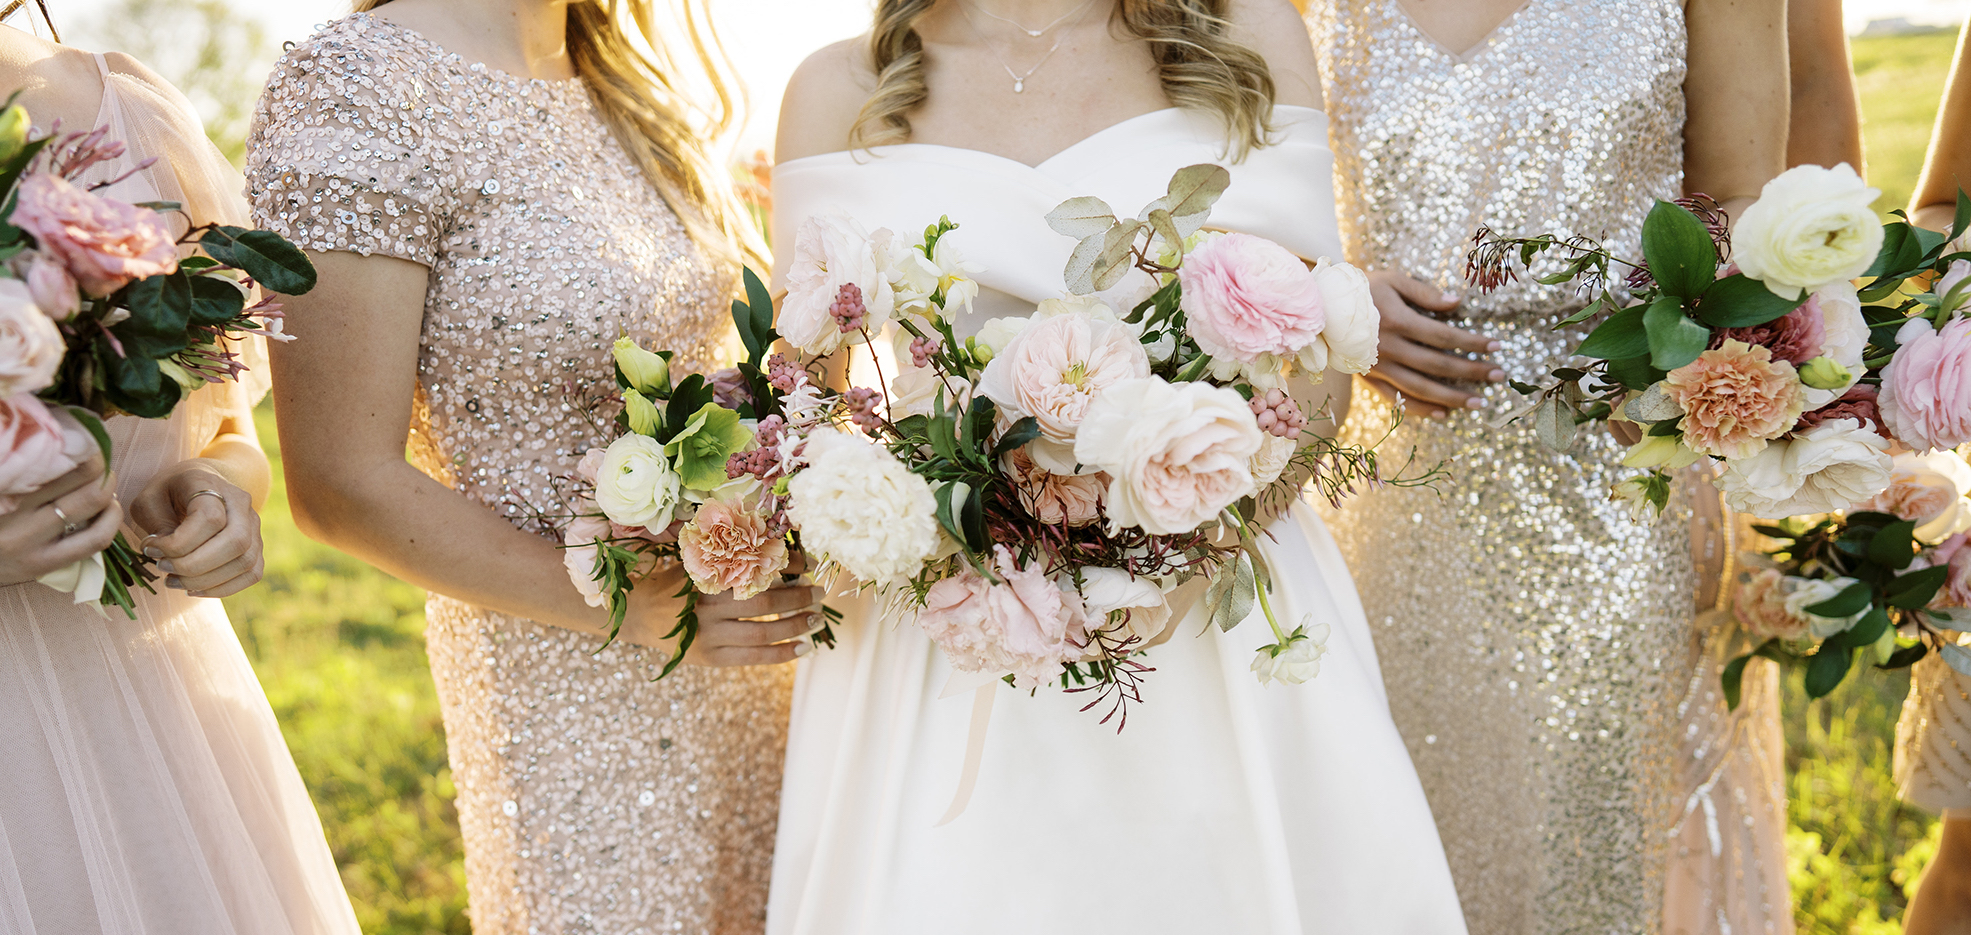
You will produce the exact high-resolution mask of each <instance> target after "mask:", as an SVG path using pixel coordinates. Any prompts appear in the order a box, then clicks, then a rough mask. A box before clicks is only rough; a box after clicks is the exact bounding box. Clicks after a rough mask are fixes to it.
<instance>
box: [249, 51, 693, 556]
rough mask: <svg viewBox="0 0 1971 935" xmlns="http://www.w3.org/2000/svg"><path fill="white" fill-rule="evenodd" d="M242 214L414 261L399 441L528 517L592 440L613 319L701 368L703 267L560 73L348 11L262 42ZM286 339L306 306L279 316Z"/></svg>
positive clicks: (308, 244)
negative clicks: (408, 380) (414, 393)
mask: <svg viewBox="0 0 1971 935" xmlns="http://www.w3.org/2000/svg"><path fill="white" fill-rule="evenodd" d="M249 152H250V154H251V155H250V158H249V162H248V166H247V171H248V177H249V181H250V183H251V185H250V194H251V196H252V200H253V204H254V209H255V219H256V220H257V221H258V222H259V223H260V224H261V225H263V226H266V227H269V228H271V229H273V230H275V231H276V232H279V233H281V234H283V235H284V236H286V237H288V238H289V239H291V240H293V241H294V242H295V243H297V244H299V245H300V246H302V247H304V248H307V249H310V250H317V251H333V250H346V251H353V252H356V253H359V254H364V255H369V254H380V255H384V256H391V257H398V258H401V259H405V260H410V261H413V262H416V263H421V264H423V265H425V266H428V267H430V268H431V274H430V284H429V287H428V292H427V294H426V298H425V306H424V318H423V324H422V333H421V336H420V346H419V352H418V383H419V387H418V389H419V394H418V405H417V409H416V415H415V416H414V421H413V425H412V457H413V459H414V460H415V461H416V462H417V463H418V466H419V467H420V468H422V469H423V470H424V471H425V472H426V473H428V474H431V475H432V476H433V477H436V478H438V479H439V480H441V481H443V482H445V483H447V484H449V485H451V486H452V487H454V488H456V489H458V490H459V491H461V492H462V493H465V494H466V495H467V496H469V497H471V498H473V499H474V500H477V501H479V502H481V503H483V504H486V505H488V506H491V507H494V508H496V509H498V510H500V511H501V512H502V513H503V515H505V516H507V517H508V518H509V519H512V520H514V521H515V522H516V523H519V524H521V525H523V526H526V527H529V528H540V527H543V526H546V525H551V524H549V523H545V522H542V520H544V519H545V518H546V517H551V516H554V515H556V514H565V513H566V507H565V505H564V503H563V501H564V500H565V495H564V492H563V491H562V490H561V489H560V486H561V484H562V483H563V481H564V479H565V478H566V477H567V476H568V475H569V473H570V472H571V471H572V469H573V468H574V465H575V461H576V460H577V459H578V458H579V457H580V456H581V454H582V452H583V451H585V450H586V449H588V448H589V447H591V446H597V445H600V444H601V443H602V442H603V441H605V440H606V439H605V437H604V426H605V425H606V422H607V420H606V419H592V418H591V410H592V409H593V408H594V407H593V405H592V404H591V399H590V397H591V396H592V395H594V394H595V391H596V389H597V388H598V386H602V385H606V384H607V383H608V380H609V374H610V373H611V372H612V371H611V369H610V368H611V366H612V364H611V361H610V355H609V346H610V344H611V343H612V342H613V341H614V340H615V339H616V338H617V337H620V336H622V335H626V334H627V335H630V336H632V337H635V338H637V339H638V340H640V341H643V342H645V343H646V344H647V345H651V346H654V347H658V348H668V349H671V350H675V351H676V352H677V353H678V355H679V365H680V366H681V367H682V368H683V369H687V370H690V369H700V368H702V367H703V366H704V365H706V364H709V363H710V362H711V361H712V360H713V358H714V356H715V354H716V352H717V351H719V350H721V349H722V347H723V344H724V342H723V341H722V340H721V336H723V335H725V334H728V333H729V332H730V324H729V322H727V320H726V317H725V314H726V313H725V311H724V304H723V303H724V300H725V299H726V297H727V295H728V291H729V290H728V289H727V288H726V286H727V285H728V284H729V282H730V279H731V275H730V274H729V273H726V272H721V271H718V270H716V269H715V268H714V267H713V265H712V264H711V263H710V262H709V261H708V260H707V258H706V257H705V255H704V254H703V253H702V252H701V251H700V250H699V248H698V247H697V246H696V245H695V244H694V243H693V242H692V240H691V239H690V237H689V235H688V234H687V233H686V232H685V229H684V227H683V225H682V224H681V223H680V222H679V221H678V219H677V216H676V215H675V214H674V213H673V212H672V210H671V209H670V207H669V206H667V205H666V204H665V202H664V200H663V199H662V197H661V196H660V195H659V194H658V193H657V191H656V190H655V188H653V187H652V186H651V185H650V184H649V183H648V182H647V181H646V180H645V178H644V176H643V174H642V173H641V172H640V171H639V169H638V167H637V165H636V163H635V162H633V161H632V160H631V159H630V157H629V155H628V154H627V153H626V152H625V151H624V150H623V148H622V147H621V146H620V145H618V143H617V142H616V140H615V138H614V137H613V136H611V134H610V132H609V129H608V127H607V126H606V125H605V124H604V122H603V120H602V119H601V117H600V115H599V114H598V112H597V110H596V108H595V106H594V104H593V102H592V101H591V100H590V98H589V95H588V92H587V90H586V88H585V86H584V85H583V83H582V82H581V80H580V79H570V80H565V81H544V80H526V79H521V78H518V77H515V76H512V75H507V74H504V73H501V72H498V71H494V70H492V69H488V68H486V67H485V66H484V65H479V64H468V63H465V62H464V61H462V60H461V59H460V58H459V57H458V56H456V55H451V54H448V53H446V52H445V51H444V50H443V49H442V48H440V47H439V46H437V45H435V44H434V43H432V42H431V41H430V40H428V39H426V38H424V37H423V36H421V35H419V34H418V33H416V32H414V31H412V30H409V29H406V28H404V27H402V26H398V25H396V24H393V23H390V22H389V21H387V20H383V19H379V18H376V17H373V16H369V15H367V14H357V15H355V16H350V17H347V18H345V19H342V20H339V21H337V22H335V23H332V24H330V25H329V26H328V27H326V28H325V29H324V30H323V31H321V32H319V33H317V34H316V35H315V36H314V37H312V38H310V39H309V40H308V41H307V42H304V43H302V44H301V45H299V46H297V47H295V48H294V49H292V50H291V51H289V52H288V53H287V54H286V55H285V56H283V57H282V59H281V62H280V64H279V66H278V67H277V69H276V70H275V74H274V76H273V78H272V79H271V81H270V83H269V85H268V90H267V93H266V95H265V96H263V97H262V98H261V101H260V104H259V107H258V109H257V110H256V112H255V114H254V131H253V139H252V141H251V142H250V144H249ZM295 325H296V327H295V329H294V330H295V331H296V332H297V333H299V335H300V338H301V340H304V341H305V340H306V339H307V334H306V325H305V323H301V322H297V323H295Z"/></svg>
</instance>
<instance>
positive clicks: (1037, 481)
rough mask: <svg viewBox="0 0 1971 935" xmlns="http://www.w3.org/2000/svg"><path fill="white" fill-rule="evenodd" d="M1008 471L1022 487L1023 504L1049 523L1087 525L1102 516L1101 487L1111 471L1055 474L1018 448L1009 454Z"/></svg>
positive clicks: (1055, 524) (1103, 487)
mask: <svg viewBox="0 0 1971 935" xmlns="http://www.w3.org/2000/svg"><path fill="white" fill-rule="evenodd" d="M1006 473H1007V475H1008V476H1009V477H1010V478H1011V479H1012V481H1013V487H1014V489H1015V490H1017V491H1019V495H1020V505H1021V506H1023V507H1026V509H1027V512H1028V513H1031V514H1033V518H1034V519H1037V520H1040V521H1041V522H1043V523H1046V524H1048V525H1050V526H1061V525H1067V526H1086V525H1088V524H1089V523H1092V522H1094V521H1096V520H1098V519H1101V518H1102V491H1103V490H1105V489H1106V488H1107V487H1108V484H1109V475H1107V474H1102V473H1095V474H1056V473H1054V472H1052V471H1049V470H1047V469H1046V468H1043V467H1041V466H1040V465H1038V464H1035V463H1033V458H1032V457H1030V456H1028V454H1027V453H1026V450H1025V449H1022V448H1015V449H1013V450H1012V451H1010V452H1007V454H1006Z"/></svg>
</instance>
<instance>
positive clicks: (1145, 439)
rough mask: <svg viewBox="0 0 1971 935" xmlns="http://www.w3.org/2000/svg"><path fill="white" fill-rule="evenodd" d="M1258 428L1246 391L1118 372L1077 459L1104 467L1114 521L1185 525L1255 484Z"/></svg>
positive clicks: (1169, 527)
mask: <svg viewBox="0 0 1971 935" xmlns="http://www.w3.org/2000/svg"><path fill="white" fill-rule="evenodd" d="M1264 434H1265V433H1263V432H1261V431H1260V430H1259V425H1258V423H1257V422H1255V421H1254V419H1253V414H1252V409H1251V407H1249V406H1248V405H1247V404H1246V400H1245V398H1244V397H1242V396H1240V395H1239V394H1238V393H1236V392H1233V391H1232V390H1229V389H1225V388H1223V387H1216V386H1212V385H1210V384H1206V383H1176V384H1173V383H1167V382H1165V381H1163V380H1161V379H1158V378H1156V377H1144V378H1140V379H1134V380H1123V381H1120V382H1118V383H1114V384H1112V385H1110V386H1109V387H1108V388H1107V389H1105V390H1103V391H1102V392H1101V394H1100V395H1098V396H1096V397H1095V400H1094V402H1093V404H1091V405H1090V406H1089V407H1088V411H1087V413H1086V415H1085V416H1084V417H1083V418H1082V420H1081V426H1080V430H1079V434H1078V435H1077V436H1076V438H1075V444H1074V454H1075V459H1076V460H1077V461H1079V462H1081V463H1082V464H1083V465H1085V466H1086V467H1088V468H1091V469H1095V470H1101V471H1106V472H1108V475H1109V489H1108V494H1107V501H1106V502H1107V504H1108V508H1109V517H1108V518H1109V525H1110V526H1111V527H1112V528H1123V527H1129V526H1137V527H1141V528H1142V529H1143V531H1144V532H1147V533H1150V534H1151V535H1159V536H1161V535H1172V534H1178V533H1186V532H1190V531H1191V530H1194V529H1196V528H1198V526H1199V525H1200V524H1202V523H1204V522H1205V521H1207V520H1210V519H1211V518H1212V517H1214V516H1217V515H1218V512H1219V511H1220V510H1223V509H1225V508H1226V507H1228V506H1231V505H1232V504H1234V503H1236V502H1238V501H1239V499H1240V498H1241V497H1244V496H1247V495H1248V494H1250V493H1252V492H1253V483H1252V468H1251V464H1252V457H1253V455H1255V454H1258V453H1259V447H1260V445H1261V444H1262V443H1263V441H1262V440H1263V437H1264Z"/></svg>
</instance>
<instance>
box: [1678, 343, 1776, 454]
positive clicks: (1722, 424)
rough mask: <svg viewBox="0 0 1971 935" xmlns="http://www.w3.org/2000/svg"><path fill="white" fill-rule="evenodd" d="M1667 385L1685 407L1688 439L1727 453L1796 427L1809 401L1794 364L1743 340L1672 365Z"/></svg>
mask: <svg viewBox="0 0 1971 935" xmlns="http://www.w3.org/2000/svg"><path fill="white" fill-rule="evenodd" d="M1663 390H1664V392H1666V393H1668V394H1669V395H1670V398H1672V399H1674V400H1676V401H1677V405H1678V406H1680V407H1682V408H1683V411H1684V423H1683V429H1684V444H1685V445H1687V446H1689V448H1690V449H1691V450H1692V451H1695V452H1698V453H1700V454H1707V455H1715V456H1718V457H1722V458H1743V457H1747V456H1749V455H1753V454H1757V453H1758V452H1759V451H1760V450H1761V449H1764V448H1765V447H1766V442H1768V441H1771V440H1772V439H1775V438H1778V437H1780V436H1781V435H1784V434H1786V433H1787V432H1789V431H1791V430H1792V428H1793V423H1794V422H1795V421H1796V420H1798V419H1799V418H1800V411H1801V409H1802V408H1803V407H1804V406H1805V404H1806V403H1805V399H1804V394H1802V393H1801V384H1800V378H1799V376H1798V375H1797V373H1796V372H1795V371H1794V369H1793V365H1792V364H1790V363H1787V362H1786V361H1783V360H1778V361H1776V360H1773V359H1772V351H1770V350H1768V349H1766V348H1764V347H1759V346H1757V345H1752V344H1747V343H1745V342H1743V341H1730V340H1728V341H1726V342H1725V343H1724V344H1723V346H1720V347H1715V348H1712V349H1711V350H1708V351H1705V352H1704V353H1703V354H1700V355H1698V358H1697V359H1696V360H1694V361H1692V362H1690V363H1688V364H1685V365H1684V366H1682V367H1678V368H1677V369H1675V370H1672V371H1670V375H1669V376H1668V377H1665V378H1664V380H1663Z"/></svg>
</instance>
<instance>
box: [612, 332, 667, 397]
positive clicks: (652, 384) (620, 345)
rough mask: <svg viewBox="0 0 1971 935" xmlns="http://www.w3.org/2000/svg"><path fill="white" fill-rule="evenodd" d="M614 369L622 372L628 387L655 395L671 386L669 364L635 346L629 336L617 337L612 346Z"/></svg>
mask: <svg viewBox="0 0 1971 935" xmlns="http://www.w3.org/2000/svg"><path fill="white" fill-rule="evenodd" d="M613 351H614V353H615V355H616V369H618V370H621V371H622V372H623V379H625V380H628V381H629V384H630V389H633V390H636V391H638V392H641V393H648V394H650V395H652V396H655V395H657V394H659V393H663V392H667V391H669V390H670V388H671V365H670V362H668V361H666V360H665V359H664V358H662V357H660V356H658V355H656V354H653V353H651V352H650V351H646V350H644V349H643V348H641V347H638V346H637V343H636V342H635V341H632V340H630V339H629V338H617V339H616V346H615V347H614V348H613Z"/></svg>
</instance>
